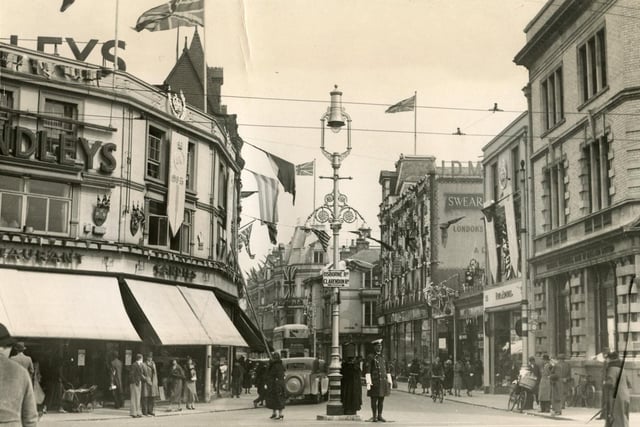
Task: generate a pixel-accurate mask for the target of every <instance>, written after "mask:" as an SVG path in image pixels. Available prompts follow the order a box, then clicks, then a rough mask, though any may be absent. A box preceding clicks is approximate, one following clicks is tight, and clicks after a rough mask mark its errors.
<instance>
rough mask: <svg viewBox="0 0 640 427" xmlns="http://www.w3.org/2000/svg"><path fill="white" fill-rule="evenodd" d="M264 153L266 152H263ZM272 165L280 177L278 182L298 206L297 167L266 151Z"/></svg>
mask: <svg viewBox="0 0 640 427" xmlns="http://www.w3.org/2000/svg"><path fill="white" fill-rule="evenodd" d="M262 151H264V150H262ZM264 153H265V154H266V155H267V158H268V159H269V162H270V163H271V167H272V168H273V172H274V173H275V174H276V176H277V177H278V181H280V183H281V184H282V186H283V187H284V191H286V192H287V193H290V194H291V195H292V196H293V204H294V205H295V204H296V167H295V165H294V164H293V163H291V162H288V161H286V160H285V159H283V158H281V157H278V156H276V155H274V154H271V153H268V152H266V151H264Z"/></svg>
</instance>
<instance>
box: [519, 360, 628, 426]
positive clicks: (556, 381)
mask: <svg viewBox="0 0 640 427" xmlns="http://www.w3.org/2000/svg"><path fill="white" fill-rule="evenodd" d="M601 355H602V356H601V357H602V362H603V367H602V372H601V377H602V401H601V403H602V406H601V410H600V413H599V414H600V416H599V419H601V420H605V426H607V427H628V426H629V412H630V399H631V395H630V390H631V379H630V378H629V375H628V374H627V373H626V372H624V369H623V367H624V364H623V362H622V361H621V360H620V357H619V355H618V353H617V352H609V350H608V349H604V350H603V352H602V353H601ZM528 372H529V373H531V374H533V375H534V376H535V377H536V379H537V381H536V385H535V387H534V388H533V389H532V393H531V395H532V397H533V398H535V399H536V400H537V401H538V402H539V404H540V412H548V413H551V414H552V415H561V414H562V410H563V409H564V407H565V405H566V398H567V396H568V395H569V394H570V392H571V387H572V379H571V366H570V365H569V364H568V363H567V362H566V360H565V355H564V354H558V356H557V357H556V358H555V359H551V358H550V357H549V355H548V354H545V355H543V356H542V363H537V362H536V359H535V357H530V358H529V361H528ZM525 405H526V406H525V408H527V407H528V408H529V409H531V408H532V405H527V403H526V404H525Z"/></svg>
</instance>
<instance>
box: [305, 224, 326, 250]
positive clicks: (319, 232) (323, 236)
mask: <svg viewBox="0 0 640 427" xmlns="http://www.w3.org/2000/svg"><path fill="white" fill-rule="evenodd" d="M304 231H306V232H307V233H308V232H312V233H313V234H315V235H316V237H317V238H318V241H319V242H320V244H321V245H322V250H323V251H324V252H326V251H327V249H328V248H329V241H330V240H331V236H329V233H327V232H326V231H324V230H318V229H316V228H308V227H307V228H305V229H304Z"/></svg>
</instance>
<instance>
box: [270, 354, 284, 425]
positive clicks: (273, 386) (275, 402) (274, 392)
mask: <svg viewBox="0 0 640 427" xmlns="http://www.w3.org/2000/svg"><path fill="white" fill-rule="evenodd" d="M284 402H285V388H284V365H283V364H282V360H280V354H278V353H273V359H272V360H271V362H269V368H268V369H267V408H269V409H271V410H272V411H273V413H272V414H271V417H270V418H273V419H276V420H281V419H283V418H284V414H283V412H284Z"/></svg>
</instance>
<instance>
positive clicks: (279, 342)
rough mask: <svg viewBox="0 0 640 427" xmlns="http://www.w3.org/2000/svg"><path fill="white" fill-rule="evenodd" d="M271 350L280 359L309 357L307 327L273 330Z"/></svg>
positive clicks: (283, 326) (279, 327)
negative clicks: (275, 352) (278, 355)
mask: <svg viewBox="0 0 640 427" xmlns="http://www.w3.org/2000/svg"><path fill="white" fill-rule="evenodd" d="M273 349H274V350H275V351H277V352H279V353H280V356H282V357H308V356H309V327H308V326H307V325H303V324H289V325H282V326H277V327H275V328H274V329H273Z"/></svg>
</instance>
